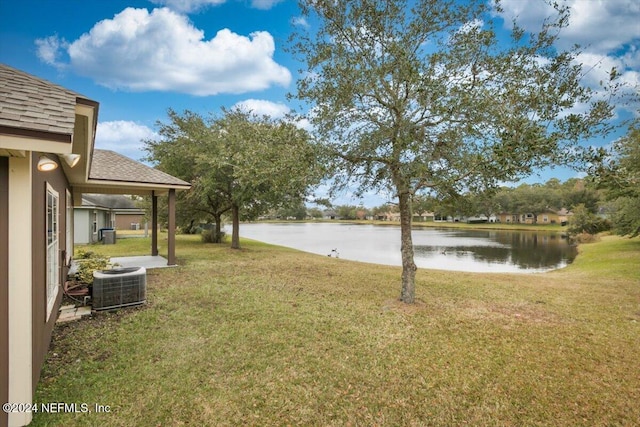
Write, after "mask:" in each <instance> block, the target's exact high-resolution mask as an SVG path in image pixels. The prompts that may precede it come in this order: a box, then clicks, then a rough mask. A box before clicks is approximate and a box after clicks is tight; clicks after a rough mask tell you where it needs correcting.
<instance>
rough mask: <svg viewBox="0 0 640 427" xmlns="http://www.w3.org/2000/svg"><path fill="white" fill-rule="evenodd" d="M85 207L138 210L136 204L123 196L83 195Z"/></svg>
mask: <svg viewBox="0 0 640 427" xmlns="http://www.w3.org/2000/svg"><path fill="white" fill-rule="evenodd" d="M82 205H83V206H102V207H105V208H110V209H138V206H136V203H135V202H134V201H133V200H132V199H131V198H130V197H127V196H123V195H121V194H83V195H82Z"/></svg>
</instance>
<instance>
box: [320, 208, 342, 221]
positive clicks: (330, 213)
mask: <svg viewBox="0 0 640 427" xmlns="http://www.w3.org/2000/svg"><path fill="white" fill-rule="evenodd" d="M322 218H323V219H339V218H338V213H337V212H336V211H335V210H333V209H325V211H324V212H322Z"/></svg>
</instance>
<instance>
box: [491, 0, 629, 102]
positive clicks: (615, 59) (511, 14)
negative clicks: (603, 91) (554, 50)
mask: <svg viewBox="0 0 640 427" xmlns="http://www.w3.org/2000/svg"><path fill="white" fill-rule="evenodd" d="M564 4H565V5H567V6H569V8H570V17H569V25H568V27H567V28H564V29H562V31H561V33H560V36H559V38H558V41H557V42H556V45H557V47H558V48H560V49H570V48H571V47H572V46H574V45H575V44H578V45H580V46H581V47H582V49H583V52H582V53H581V54H580V55H579V56H578V57H577V58H576V60H577V62H578V63H580V64H581V65H582V69H583V73H584V77H583V80H582V82H583V83H584V84H585V85H587V86H589V87H591V88H593V89H595V90H600V88H599V85H600V82H601V81H602V82H606V81H607V80H608V78H609V72H610V71H611V69H612V68H613V67H615V68H616V69H617V71H618V73H619V74H620V80H619V82H620V83H622V84H624V85H625V90H624V91H623V92H624V93H626V94H627V95H632V93H633V92H636V91H637V90H638V89H637V88H638V84H639V76H640V70H639V69H638V67H639V66H640V52H639V50H638V42H639V41H640V2H638V1H637V0H606V1H604V0H599V1H596V0H565V2H564ZM501 6H502V7H503V9H504V12H503V13H502V17H503V18H504V19H505V27H507V28H510V27H511V21H512V20H513V19H514V18H515V19H516V21H517V22H518V24H519V25H520V26H522V27H523V28H524V29H525V30H527V31H539V30H540V28H541V25H542V22H543V21H544V19H545V18H547V17H550V16H554V14H555V11H554V9H553V8H552V7H551V6H550V5H549V4H548V3H547V2H545V1H543V0H531V1H521V0H501ZM624 93H623V94H622V95H623V96H624ZM636 107H637V105H635V104H634V105H631V106H627V107H624V106H620V108H625V109H629V108H630V109H631V110H633V109H634V108H636Z"/></svg>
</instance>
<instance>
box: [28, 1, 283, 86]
mask: <svg viewBox="0 0 640 427" xmlns="http://www.w3.org/2000/svg"><path fill="white" fill-rule="evenodd" d="M46 40H47V39H41V40H38V41H36V43H38V44H39V45H41V46H44V47H43V49H42V53H40V59H42V60H43V61H45V62H48V63H53V64H56V65H60V63H59V62H56V58H57V56H56V55H55V53H54V52H52V50H53V48H54V47H56V44H55V43H52V42H48V43H47V42H46ZM57 46H59V48H62V49H64V48H66V51H67V53H68V55H69V61H70V62H69V64H68V65H69V67H70V68H71V69H72V70H73V71H74V72H76V73H77V74H80V75H84V76H87V77H90V78H92V79H94V80H95V81H96V82H97V83H99V84H101V85H104V86H107V87H109V88H114V89H128V90H132V91H149V90H155V91H171V92H181V93H188V94H192V95H198V96H207V95H216V94H220V93H245V92H249V91H258V90H263V89H267V88H269V87H271V86H272V85H281V86H287V85H289V83H290V82H291V73H290V72H289V70H288V69H287V68H285V67H283V66H281V65H279V64H277V63H276V62H275V61H274V60H273V53H274V51H275V44H274V40H273V37H272V36H271V34H269V33H268V32H265V31H258V32H254V33H252V34H250V36H249V37H245V36H241V35H238V34H236V33H233V32H231V31H230V30H228V29H223V30H220V31H218V33H217V34H216V36H215V37H214V38H212V39H210V40H206V39H205V38H204V32H203V31H202V30H199V29H197V28H195V27H194V26H193V25H192V24H191V22H189V20H188V19H187V17H186V16H184V15H180V14H177V13H175V12H173V11H171V10H170V9H167V8H162V9H154V10H153V11H152V12H151V13H149V12H148V11H147V10H146V9H134V8H127V9H125V10H123V11H122V12H120V13H119V14H117V15H116V16H114V18H113V19H105V20H103V21H100V22H98V23H97V24H96V25H95V26H94V27H93V28H92V29H91V30H90V31H89V32H88V33H85V34H83V35H82V36H80V38H79V39H78V40H76V41H74V42H72V43H69V44H66V42H61V41H58V45H57Z"/></svg>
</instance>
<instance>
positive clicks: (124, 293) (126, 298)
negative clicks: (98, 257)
mask: <svg viewBox="0 0 640 427" xmlns="http://www.w3.org/2000/svg"><path fill="white" fill-rule="evenodd" d="M146 299H147V270H146V269H145V268H144V267H126V268H114V269H111V270H102V271H94V272H93V291H92V302H93V309H94V310H106V309H109V308H119V307H126V306H130V305H136V304H144V302H145V301H146Z"/></svg>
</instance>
